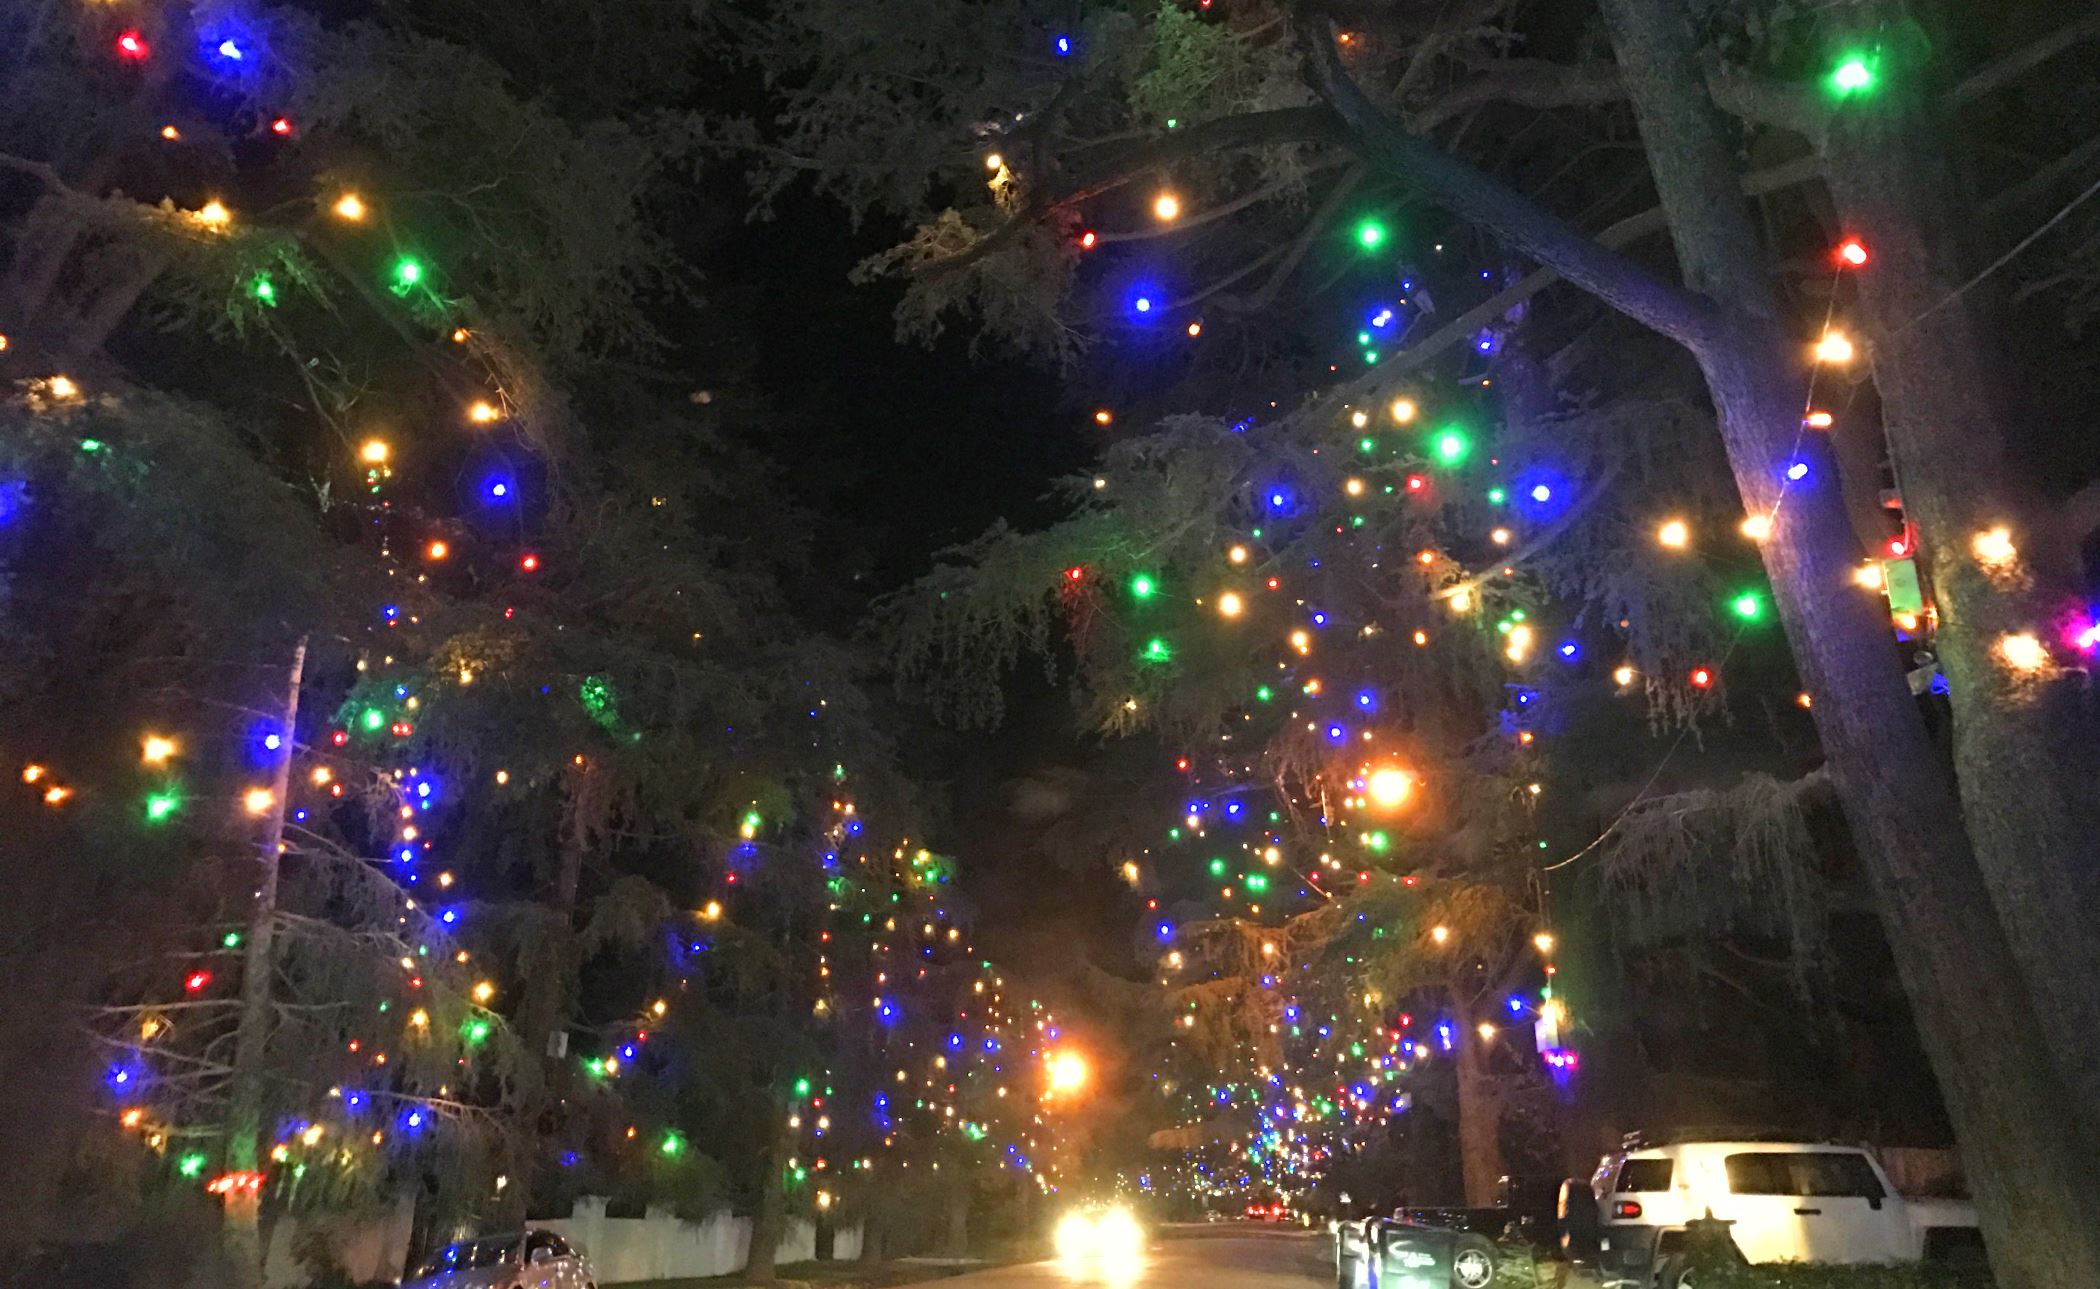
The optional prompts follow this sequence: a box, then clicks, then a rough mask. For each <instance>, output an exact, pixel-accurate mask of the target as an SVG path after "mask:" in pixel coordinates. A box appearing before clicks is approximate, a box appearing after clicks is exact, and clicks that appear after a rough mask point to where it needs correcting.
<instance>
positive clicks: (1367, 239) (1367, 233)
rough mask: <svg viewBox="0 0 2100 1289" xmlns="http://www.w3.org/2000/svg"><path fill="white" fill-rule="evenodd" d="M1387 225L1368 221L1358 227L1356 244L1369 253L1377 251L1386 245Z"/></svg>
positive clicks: (1371, 220)
mask: <svg viewBox="0 0 2100 1289" xmlns="http://www.w3.org/2000/svg"><path fill="white" fill-rule="evenodd" d="M1385 238H1386V232H1385V225H1384V224H1381V223H1379V222H1378V221H1377V220H1375V219H1367V220H1364V221H1363V222H1362V223H1360V224H1358V225H1357V226H1356V244H1357V245H1358V246H1361V247H1363V248H1364V249H1365V250H1367V251H1375V250H1377V249H1378V248H1379V247H1381V246H1383V245H1385Z"/></svg>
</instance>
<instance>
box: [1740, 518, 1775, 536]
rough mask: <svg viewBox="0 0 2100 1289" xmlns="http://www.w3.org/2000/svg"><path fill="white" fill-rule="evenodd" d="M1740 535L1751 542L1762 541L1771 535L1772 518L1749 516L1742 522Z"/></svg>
mask: <svg viewBox="0 0 2100 1289" xmlns="http://www.w3.org/2000/svg"><path fill="white" fill-rule="evenodd" d="M1742 533H1743V536H1745V537H1747V538H1749V539H1750V540H1751V541H1753V542H1761V541H1763V540H1764V539H1765V538H1767V537H1770V536H1771V535H1772V517H1771V516H1770V515H1751V516H1749V517H1748V518H1746V519H1744V520H1743V526H1742Z"/></svg>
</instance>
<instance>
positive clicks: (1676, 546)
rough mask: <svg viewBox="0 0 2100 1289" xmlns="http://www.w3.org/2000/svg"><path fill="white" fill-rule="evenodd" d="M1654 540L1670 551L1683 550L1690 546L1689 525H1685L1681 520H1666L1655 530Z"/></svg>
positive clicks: (1690, 533)
mask: <svg viewBox="0 0 2100 1289" xmlns="http://www.w3.org/2000/svg"><path fill="white" fill-rule="evenodd" d="M1655 540H1656V541H1658V542H1660V543H1662V544H1663V545H1664V546H1667V547H1669V548H1670V549H1671V550H1683V549H1684V548H1685V547H1686V546H1688V545H1690V544H1691V540H1692V529H1691V525H1689V524H1687V523H1685V522H1684V521H1683V520H1682V519H1671V520H1666V521H1665V522H1664V523H1663V525H1662V526H1661V527H1660V528H1657V529H1656V530H1655Z"/></svg>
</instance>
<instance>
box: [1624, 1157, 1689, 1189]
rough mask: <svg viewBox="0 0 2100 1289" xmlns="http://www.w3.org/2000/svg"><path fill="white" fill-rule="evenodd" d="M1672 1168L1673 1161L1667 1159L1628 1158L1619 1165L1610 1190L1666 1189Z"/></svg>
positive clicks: (1668, 1186)
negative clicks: (1616, 1179) (1617, 1175)
mask: <svg viewBox="0 0 2100 1289" xmlns="http://www.w3.org/2000/svg"><path fill="white" fill-rule="evenodd" d="M1674 1169H1675V1164H1674V1161H1672V1160H1668V1159H1629V1160H1627V1161H1626V1162H1625V1163H1623V1164H1620V1165H1619V1179H1618V1181H1617V1182H1615V1183H1613V1185H1612V1190H1613V1191H1635V1192H1639V1191H1666V1190H1668V1189H1670V1175H1671V1173H1672V1172H1673V1171H1674Z"/></svg>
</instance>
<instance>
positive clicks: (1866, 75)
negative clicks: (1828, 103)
mask: <svg viewBox="0 0 2100 1289" xmlns="http://www.w3.org/2000/svg"><path fill="white" fill-rule="evenodd" d="M1873 88H1874V66H1873V64H1872V63H1871V62H1869V61H1868V60H1867V58H1866V56H1865V55H1862V54H1851V55H1848V56H1846V57H1845V58H1843V59H1842V60H1840V61H1839V63H1838V65H1837V66H1836V67H1833V68H1831V69H1830V92H1831V93H1832V94H1833V95H1835V96H1836V97H1838V98H1850V97H1852V96H1853V95H1855V94H1864V93H1866V92H1867V91H1868V90H1871V89H1873Z"/></svg>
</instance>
